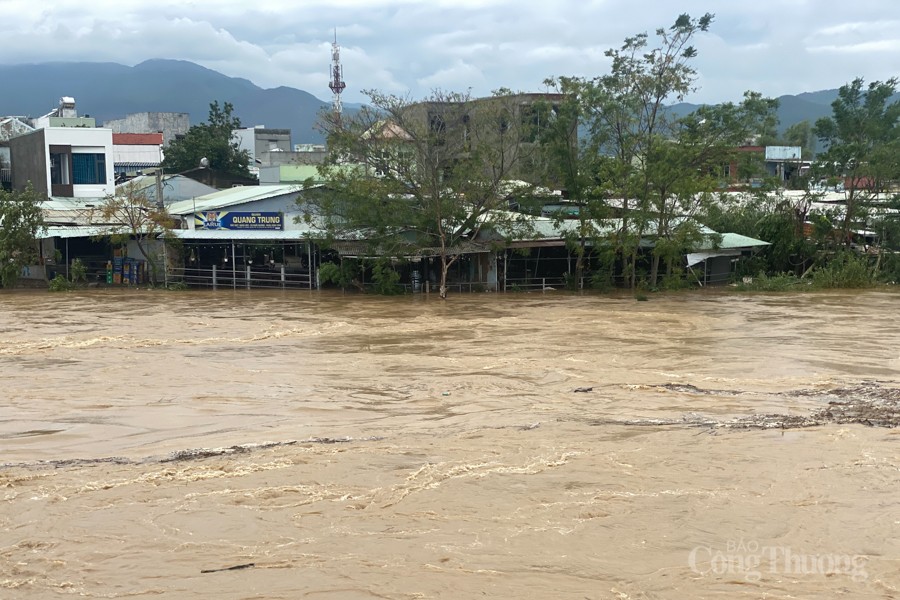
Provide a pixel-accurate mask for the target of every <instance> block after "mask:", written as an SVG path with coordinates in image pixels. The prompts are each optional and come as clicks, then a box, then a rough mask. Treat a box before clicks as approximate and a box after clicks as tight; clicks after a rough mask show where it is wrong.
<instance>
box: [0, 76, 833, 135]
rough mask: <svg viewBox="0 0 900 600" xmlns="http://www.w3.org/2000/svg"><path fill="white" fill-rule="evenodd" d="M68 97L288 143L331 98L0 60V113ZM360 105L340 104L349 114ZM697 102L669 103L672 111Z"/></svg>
mask: <svg viewBox="0 0 900 600" xmlns="http://www.w3.org/2000/svg"><path fill="white" fill-rule="evenodd" d="M61 96H73V97H74V98H75V101H76V107H77V109H78V113H79V115H82V116H84V115H90V116H92V117H94V118H96V119H97V120H98V121H99V122H101V123H102V122H103V121H105V120H109V119H118V118H121V117H124V116H125V115H126V114H129V113H137V112H185V113H189V114H190V120H191V124H192V125H195V124H198V123H202V122H204V121H205V120H206V118H207V115H208V113H209V103H210V102H212V101H213V100H218V101H219V102H220V103H222V102H231V103H232V104H233V105H234V108H235V115H236V116H237V117H239V118H240V120H241V123H242V124H243V125H244V126H245V127H252V126H254V125H265V126H266V127H270V128H284V129H291V132H292V136H291V137H292V141H293V142H294V143H322V141H323V139H322V134H321V133H320V132H319V131H317V130H316V129H315V126H314V125H315V122H316V118H317V115H318V113H319V111H320V110H321V109H322V108H323V107H326V106H327V105H328V104H329V103H330V102H329V101H325V100H320V99H319V98H316V97H315V96H313V95H312V94H310V93H309V92H305V91H303V90H298V89H294V88H289V87H277V88H274V89H263V88H261V87H259V86H257V85H255V84H253V83H252V82H250V81H248V80H246V79H240V78H237V77H228V76H226V75H222V74H221V73H218V72H217V71H213V70H211V69H207V68H205V67H201V66H199V65H197V64H194V63H192V62H187V61H180V60H162V59H154V60H148V61H145V62H142V63H140V64H138V65H135V66H134V67H127V66H124V65H120V64H116V63H92V62H70V63H66V62H54V63H40V64H20V65H0V116H4V115H24V116H28V117H37V116H40V115H44V114H47V113H48V112H50V111H51V110H53V109H54V108H56V106H57V104H58V101H59V98H60V97H61ZM836 97H837V90H836V89H834V90H822V91H818V92H806V93H802V94H797V95H794V96H781V97H780V98H779V100H780V107H779V109H778V117H779V120H780V123H781V125H780V127H779V129H781V130H784V129H785V128H787V127H789V126H790V125H793V124H795V123H799V122H800V121H803V120H808V121H810V122H811V123H815V121H816V119H818V118H820V117H824V116H827V115H830V114H831V102H832V101H833V100H834V99H835V98H836ZM358 106H359V105H353V104H345V107H346V108H347V109H348V110H350V111H352V110H354V109H355V108H358ZM697 106H698V105H696V104H689V103H682V104H677V105H675V106H673V107H672V109H673V110H674V111H676V112H677V113H679V114H685V113H689V112H691V111H692V110H694V109H696V108H697Z"/></svg>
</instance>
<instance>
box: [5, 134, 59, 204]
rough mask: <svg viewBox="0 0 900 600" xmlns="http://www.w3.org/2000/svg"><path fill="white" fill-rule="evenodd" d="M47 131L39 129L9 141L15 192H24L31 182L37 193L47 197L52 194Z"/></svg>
mask: <svg viewBox="0 0 900 600" xmlns="http://www.w3.org/2000/svg"><path fill="white" fill-rule="evenodd" d="M46 131H47V130H45V129H38V130H37V131H34V132H32V133H28V134H25V135H20V136H18V137H14V138H12V139H11V140H9V150H10V163H11V169H12V188H13V189H14V190H19V191H21V190H24V189H25V187H26V186H27V185H28V182H29V181H30V182H31V185H32V186H33V187H34V191H36V192H37V193H39V194H43V195H45V196H48V195H49V194H50V172H49V171H50V170H49V168H48V166H49V160H50V156H49V151H48V148H47V144H46V142H45V134H46Z"/></svg>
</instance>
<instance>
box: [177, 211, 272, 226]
mask: <svg viewBox="0 0 900 600" xmlns="http://www.w3.org/2000/svg"><path fill="white" fill-rule="evenodd" d="M194 228H195V229H227V230H233V229H266V230H275V231H281V230H282V229H284V213H280V212H236V211H217V210H209V211H206V212H200V213H196V214H194Z"/></svg>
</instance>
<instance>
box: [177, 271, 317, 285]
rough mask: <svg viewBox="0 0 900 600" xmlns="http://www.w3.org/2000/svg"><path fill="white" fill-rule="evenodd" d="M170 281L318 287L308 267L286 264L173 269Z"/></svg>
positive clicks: (203, 283)
mask: <svg viewBox="0 0 900 600" xmlns="http://www.w3.org/2000/svg"><path fill="white" fill-rule="evenodd" d="M168 279H169V281H170V282H173V281H174V282H181V283H183V284H184V285H186V286H188V287H206V288H212V289H214V290H215V289H229V288H230V289H247V290H250V289H306V290H311V289H313V288H314V287H315V277H314V275H313V274H312V273H311V272H309V271H308V270H303V271H294V270H290V271H288V270H286V269H285V267H284V266H281V267H279V268H274V269H260V270H252V269H251V268H250V267H249V266H248V267H241V268H239V269H230V268H224V269H223V268H219V267H217V266H215V265H213V266H212V267H210V268H183V269H170V270H169V273H168Z"/></svg>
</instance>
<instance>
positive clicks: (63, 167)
mask: <svg viewBox="0 0 900 600" xmlns="http://www.w3.org/2000/svg"><path fill="white" fill-rule="evenodd" d="M70 156H71V154H69V153H67V152H52V151H51V152H50V184H51V185H68V184H70V183H72V179H71V177H70V176H69V157H70Z"/></svg>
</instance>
